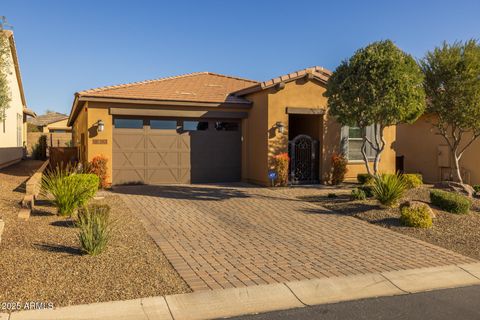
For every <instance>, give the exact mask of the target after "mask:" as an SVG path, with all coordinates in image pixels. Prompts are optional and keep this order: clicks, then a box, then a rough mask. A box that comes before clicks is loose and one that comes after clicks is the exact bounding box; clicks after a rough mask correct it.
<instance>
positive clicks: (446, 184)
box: [434, 181, 475, 198]
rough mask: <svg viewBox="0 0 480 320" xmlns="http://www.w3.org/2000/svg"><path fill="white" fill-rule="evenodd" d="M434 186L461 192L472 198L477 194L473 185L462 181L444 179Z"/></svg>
mask: <svg viewBox="0 0 480 320" xmlns="http://www.w3.org/2000/svg"><path fill="white" fill-rule="evenodd" d="M434 187H435V188H438V189H444V190H447V191H452V192H456V193H460V194H463V195H465V196H467V197H470V198H471V197H472V196H473V195H474V194H475V190H474V189H473V187H472V186H470V185H468V184H465V183H464V184H461V183H460V182H454V181H442V182H438V183H436V184H435V185H434Z"/></svg>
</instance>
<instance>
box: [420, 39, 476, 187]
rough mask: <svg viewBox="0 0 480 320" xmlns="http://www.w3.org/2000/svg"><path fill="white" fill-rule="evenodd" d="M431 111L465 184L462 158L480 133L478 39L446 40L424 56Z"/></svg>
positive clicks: (458, 175) (456, 170)
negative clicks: (453, 41)
mask: <svg viewBox="0 0 480 320" xmlns="http://www.w3.org/2000/svg"><path fill="white" fill-rule="evenodd" d="M421 64H422V69H423V72H424V73H425V92H426V94H427V112H428V113H431V114H433V115H435V117H434V120H432V125H433V127H434V128H436V131H437V132H438V133H439V134H440V135H441V136H442V137H443V138H444V140H445V141H446V142H447V144H448V146H449V148H450V151H451V153H452V158H453V163H454V167H455V176H456V178H457V180H458V181H459V182H460V183H462V184H463V179H462V175H461V171H460V159H461V158H462V156H463V154H464V153H465V151H466V150H467V149H468V147H470V146H471V145H472V143H473V142H474V141H475V140H477V139H478V137H480V45H479V43H478V42H477V41H476V40H469V41H466V42H464V43H463V42H455V43H453V44H448V43H445V42H444V43H443V45H442V46H441V47H437V48H435V49H434V50H433V51H430V52H428V53H427V55H426V56H425V58H424V59H423V60H422V63H421Z"/></svg>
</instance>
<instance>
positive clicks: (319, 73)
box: [233, 66, 332, 97]
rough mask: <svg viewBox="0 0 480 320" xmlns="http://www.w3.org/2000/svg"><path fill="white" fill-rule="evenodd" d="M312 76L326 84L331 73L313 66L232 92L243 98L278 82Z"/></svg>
mask: <svg viewBox="0 0 480 320" xmlns="http://www.w3.org/2000/svg"><path fill="white" fill-rule="evenodd" d="M309 74H310V75H312V76H313V77H314V78H315V79H317V80H319V81H321V82H324V83H326V82H327V80H328V78H330V76H331V75H332V72H331V71H330V70H327V69H325V68H323V67H319V66H315V67H310V68H306V69H302V70H298V71H295V72H292V73H289V74H285V75H283V76H279V77H276V78H273V79H270V80H267V81H263V82H259V83H257V84H254V85H252V86H250V87H248V88H245V89H240V90H238V91H237V92H234V93H233V94H234V95H237V96H239V97H240V96H243V95H246V94H249V93H252V92H256V91H260V90H264V89H267V88H270V87H273V86H274V85H276V84H278V83H280V82H289V81H293V80H296V79H299V78H302V77H305V76H307V75H309Z"/></svg>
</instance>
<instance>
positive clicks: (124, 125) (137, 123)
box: [115, 119, 143, 129]
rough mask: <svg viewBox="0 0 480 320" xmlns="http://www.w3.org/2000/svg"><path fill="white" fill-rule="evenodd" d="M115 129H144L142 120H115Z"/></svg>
mask: <svg viewBox="0 0 480 320" xmlns="http://www.w3.org/2000/svg"><path fill="white" fill-rule="evenodd" d="M115 128H120V129H142V128H143V120H142V119H115Z"/></svg>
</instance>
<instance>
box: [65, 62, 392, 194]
mask: <svg viewBox="0 0 480 320" xmlns="http://www.w3.org/2000/svg"><path fill="white" fill-rule="evenodd" d="M330 74H331V73H330V71H328V70H326V69H323V68H321V67H312V68H307V69H304V70H300V71H296V72H293V73H290V74H286V75H283V76H280V77H278V78H274V79H271V80H267V81H264V82H257V81H252V80H247V79H242V78H238V77H231V76H224V75H220V74H216V73H211V72H200V73H191V74H185V75H180V76H174V77H168V78H162V79H157V80H149V81H143V82H136V83H129V84H122V85H116V86H109V87H102V88H98V89H91V90H86V91H81V92H77V93H76V94H75V99H74V102H73V106H72V110H71V113H70V117H69V120H68V126H72V128H73V131H72V133H73V142H74V145H75V146H77V147H78V151H79V159H80V161H82V162H86V161H90V160H91V159H92V158H93V157H95V156H97V155H103V156H105V157H107V158H108V160H109V162H108V163H109V164H108V173H109V177H110V182H111V183H112V184H125V183H146V184H162V183H207V182H229V181H246V182H251V183H255V184H260V185H269V184H270V182H271V181H270V180H269V173H270V170H271V169H272V158H273V156H274V155H276V154H279V153H282V152H289V153H290V156H291V174H290V180H291V182H293V183H323V182H325V181H326V180H328V177H329V175H330V171H331V157H332V154H333V153H334V152H341V151H342V150H343V151H346V153H347V155H348V159H349V162H348V170H349V171H348V175H347V178H350V179H355V178H356V175H357V173H362V172H365V166H364V163H363V160H361V159H362V158H361V154H360V145H361V139H359V130H358V129H357V128H354V127H352V128H348V127H343V128H342V127H341V126H340V125H339V124H338V123H337V122H336V121H335V120H334V119H331V118H329V117H328V115H327V112H326V111H327V110H326V108H327V100H326V98H325V97H324V96H323V93H324V92H325V85H326V81H327V80H328V78H329V76H330ZM395 135H396V129H395V127H390V128H388V129H386V131H385V138H386V141H387V147H386V149H385V151H384V153H383V155H382V159H381V163H380V170H381V171H382V172H395V151H394V150H393V149H392V144H393V142H394V141H395Z"/></svg>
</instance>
